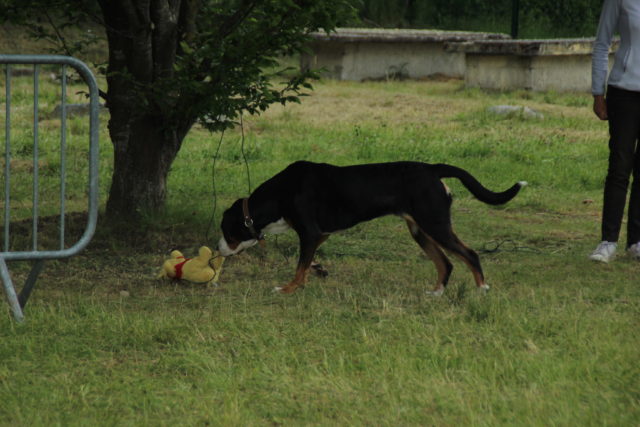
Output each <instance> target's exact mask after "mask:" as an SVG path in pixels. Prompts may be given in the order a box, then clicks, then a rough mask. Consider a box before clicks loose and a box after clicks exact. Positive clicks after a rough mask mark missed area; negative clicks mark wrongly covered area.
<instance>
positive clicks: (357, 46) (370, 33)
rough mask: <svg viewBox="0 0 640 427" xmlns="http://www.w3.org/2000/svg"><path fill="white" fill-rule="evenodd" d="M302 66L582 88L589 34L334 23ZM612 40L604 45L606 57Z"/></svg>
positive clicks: (473, 83)
mask: <svg viewBox="0 0 640 427" xmlns="http://www.w3.org/2000/svg"><path fill="white" fill-rule="evenodd" d="M312 36H313V42H312V43H311V45H310V52H311V53H309V54H307V55H303V56H302V58H301V66H302V67H303V68H304V69H308V68H314V69H324V71H323V75H324V77H329V78H334V79H339V80H354V81H362V80H378V79H380V80H383V79H392V78H412V79H420V78H425V77H430V76H434V75H444V76H450V77H457V78H464V80H465V84H466V85H467V86H469V87H480V88H486V89H526V90H534V91H545V90H554V91H589V90H590V87H591V52H592V49H593V39H560V40H511V39H510V38H509V36H507V35H504V34H489V33H473V32H451V31H433V30H376V29H352V28H339V29H337V30H336V32H332V33H330V34H326V33H314V34H312ZM616 48H617V42H615V43H614V46H613V47H612V53H611V57H610V62H612V60H613V52H615V49H616Z"/></svg>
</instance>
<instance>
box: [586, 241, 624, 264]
mask: <svg viewBox="0 0 640 427" xmlns="http://www.w3.org/2000/svg"><path fill="white" fill-rule="evenodd" d="M617 247H618V245H617V244H616V242H607V241H606V240H604V241H602V242H600V244H599V245H598V247H597V248H596V250H595V251H593V252H592V253H591V255H589V259H590V260H592V261H600V262H609V261H611V260H612V259H613V257H614V256H615V254H616V249H617Z"/></svg>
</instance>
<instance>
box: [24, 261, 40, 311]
mask: <svg viewBox="0 0 640 427" xmlns="http://www.w3.org/2000/svg"><path fill="white" fill-rule="evenodd" d="M43 267H44V260H43V259H38V260H36V262H35V263H34V264H33V267H32V268H31V271H30V272H29V277H27V281H26V282H25V284H24V288H22V290H21V291H20V295H18V302H19V303H20V307H22V308H24V306H25V305H27V300H28V299H29V295H31V291H32V290H33V286H34V285H35V284H36V279H37V278H38V275H39V274H40V272H41V271H42V268H43Z"/></svg>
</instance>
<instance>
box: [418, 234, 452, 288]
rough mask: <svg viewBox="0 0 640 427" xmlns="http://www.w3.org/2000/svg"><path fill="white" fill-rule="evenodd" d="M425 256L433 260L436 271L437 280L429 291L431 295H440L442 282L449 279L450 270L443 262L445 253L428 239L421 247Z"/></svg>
mask: <svg viewBox="0 0 640 427" xmlns="http://www.w3.org/2000/svg"><path fill="white" fill-rule="evenodd" d="M422 249H423V250H424V251H425V253H426V254H427V256H428V257H429V258H430V259H431V261H433V263H434V264H435V265H436V271H437V272H438V282H437V283H436V286H435V287H434V288H433V290H432V291H430V292H429V293H430V294H431V295H436V296H440V295H442V293H443V292H444V284H445V282H446V281H447V280H448V279H449V275H450V272H451V271H450V270H448V269H447V265H446V263H445V260H444V259H445V257H446V256H445V254H444V253H443V252H442V251H441V250H440V248H439V247H438V246H437V244H436V243H435V242H433V241H430V242H429V244H428V245H427V247H426V248H424V247H423V248H422Z"/></svg>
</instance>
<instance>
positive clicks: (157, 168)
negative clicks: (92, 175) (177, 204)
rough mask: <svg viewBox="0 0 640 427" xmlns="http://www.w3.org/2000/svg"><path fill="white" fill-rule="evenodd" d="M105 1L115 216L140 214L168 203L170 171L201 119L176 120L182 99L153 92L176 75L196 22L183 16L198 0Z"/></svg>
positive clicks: (110, 209) (110, 204)
mask: <svg viewBox="0 0 640 427" xmlns="http://www.w3.org/2000/svg"><path fill="white" fill-rule="evenodd" d="M100 5H101V8H102V10H103V15H104V18H105V24H106V25H105V27H106V29H107V37H108V41H109V66H108V70H107V84H108V88H109V89H108V93H107V107H108V108H109V113H110V116H111V117H110V120H109V134H110V137H111V142H112V144H113V148H114V170H113V176H112V181H111V189H110V191H109V199H108V201H107V217H108V218H110V219H117V218H118V219H121V218H126V219H136V218H137V217H139V215H140V214H142V213H144V212H157V211H159V210H160V209H161V208H162V207H163V206H164V203H165V198H166V183H167V175H168V173H169V169H170V167H171V164H172V163H173V160H174V159H175V157H176V155H177V154H178V151H179V150H180V146H181V145H182V141H183V139H184V137H185V135H186V133H187V132H188V130H189V129H190V128H191V126H192V125H193V123H194V121H195V119H191V118H184V117H183V118H182V119H181V121H179V122H176V119H175V117H174V118H173V120H169V118H168V116H169V115H170V114H171V113H172V112H174V111H175V110H176V109H178V108H177V107H176V104H175V102H174V101H172V99H174V98H172V95H170V94H168V93H164V94H162V95H161V98H162V99H161V100H158V99H157V97H158V94H157V93H156V94H155V95H154V93H153V90H154V88H155V89H157V87H158V84H159V83H158V82H159V81H161V80H162V79H166V78H170V77H171V76H172V73H173V65H174V62H175V55H176V47H177V46H178V38H179V34H180V33H182V34H184V33H185V31H186V30H185V29H184V28H187V27H188V25H187V24H190V23H189V22H187V23H183V22H181V21H180V16H183V18H182V19H185V17H186V18H187V19H194V15H193V13H190V12H191V9H190V8H195V6H196V1H194V0H185V1H184V2H183V3H182V2H181V1H175V2H171V3H169V2H162V1H153V0H152V1H150V0H121V1H116V2H113V1H109V0H100ZM181 7H182V11H183V12H184V13H179V11H180V10H181ZM181 28H182V29H181ZM178 110H179V109H178Z"/></svg>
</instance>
